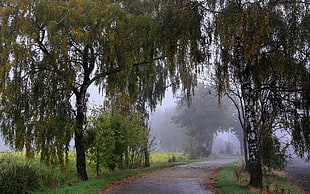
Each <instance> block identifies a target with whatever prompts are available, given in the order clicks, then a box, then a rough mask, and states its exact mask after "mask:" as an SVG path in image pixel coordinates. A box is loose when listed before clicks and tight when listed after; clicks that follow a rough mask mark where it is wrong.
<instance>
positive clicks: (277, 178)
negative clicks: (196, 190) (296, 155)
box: [214, 160, 302, 194]
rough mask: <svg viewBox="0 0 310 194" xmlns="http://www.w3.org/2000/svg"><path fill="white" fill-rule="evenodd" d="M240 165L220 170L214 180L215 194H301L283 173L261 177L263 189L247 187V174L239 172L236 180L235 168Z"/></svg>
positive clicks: (232, 165) (270, 173) (237, 163)
mask: <svg viewBox="0 0 310 194" xmlns="http://www.w3.org/2000/svg"><path fill="white" fill-rule="evenodd" d="M241 165H242V162H241V160H240V161H236V162H233V163H230V164H228V165H226V166H224V167H223V168H221V170H219V172H218V174H217V176H216V177H215V178H214V181H215V183H214V186H215V188H216V193H222V194H226V193H227V194H239V193H240V194H247V193H262V194H267V193H290V194H301V193H302V192H301V190H300V189H299V188H298V187H297V186H296V185H295V184H294V183H293V181H292V180H291V179H290V178H289V177H287V176H286V173H285V172H284V171H272V172H268V173H266V174H265V175H264V176H263V185H264V187H263V189H262V190H258V189H253V188H249V187H248V183H249V174H248V173H246V172H244V171H241V174H240V175H241V176H240V178H239V180H237V178H236V168H237V167H240V166H241Z"/></svg>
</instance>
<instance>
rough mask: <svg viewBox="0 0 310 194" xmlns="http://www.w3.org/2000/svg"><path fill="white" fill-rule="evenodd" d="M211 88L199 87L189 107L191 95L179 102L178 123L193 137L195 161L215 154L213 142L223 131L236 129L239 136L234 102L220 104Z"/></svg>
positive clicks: (183, 96) (191, 148) (201, 85)
mask: <svg viewBox="0 0 310 194" xmlns="http://www.w3.org/2000/svg"><path fill="white" fill-rule="evenodd" d="M212 92H213V93H215V91H214V90H212V88H211V87H210V86H205V85H203V84H198V87H197V88H195V90H194V94H195V95H194V96H193V97H191V99H190V101H189V103H188V99H187V97H188V96H187V94H186V93H183V94H181V97H180V98H179V101H178V105H177V110H176V115H175V117H174V118H173V120H174V122H175V123H176V124H177V125H179V126H180V127H184V128H186V129H187V132H186V133H187V135H188V136H190V137H192V142H191V147H190V148H189V151H190V153H191V154H192V155H193V157H201V156H205V157H206V156H208V155H209V154H211V151H212V143H213V140H214V138H215V136H216V134H217V132H218V131H219V130H228V129H230V128H232V131H233V132H235V131H236V130H238V128H233V126H236V124H235V123H236V119H235V118H234V117H233V107H232V105H231V104H230V103H229V102H230V101H224V100H223V101H222V103H221V104H219V103H218V98H217V96H216V95H215V94H212ZM219 118H221V119H219Z"/></svg>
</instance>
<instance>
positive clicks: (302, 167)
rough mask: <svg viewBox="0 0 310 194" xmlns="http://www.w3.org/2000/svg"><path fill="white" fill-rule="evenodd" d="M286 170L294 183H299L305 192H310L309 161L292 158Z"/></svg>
mask: <svg viewBox="0 0 310 194" xmlns="http://www.w3.org/2000/svg"><path fill="white" fill-rule="evenodd" d="M285 170H286V172H287V173H288V174H289V175H291V176H292V177H293V178H294V179H293V180H294V181H295V182H296V183H298V184H299V185H300V187H302V188H303V189H304V191H305V193H310V163H309V162H305V161H303V160H300V159H293V160H292V161H291V162H289V164H288V165H287V167H286V168H285Z"/></svg>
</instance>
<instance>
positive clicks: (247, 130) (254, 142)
mask: <svg viewBox="0 0 310 194" xmlns="http://www.w3.org/2000/svg"><path fill="white" fill-rule="evenodd" d="M236 43H237V44H236V47H235V60H236V65H237V68H238V70H239V82H240V86H241V94H242V98H243V102H244V123H243V126H242V127H243V130H244V136H246V139H245V140H247V145H245V148H247V151H248V155H247V156H248V161H246V164H247V168H248V170H249V172H250V183H249V185H250V186H251V187H255V188H262V186H263V174H262V167H261V161H260V157H259V147H258V146H259V142H258V140H259V139H258V137H259V134H258V132H259V130H258V126H259V119H258V114H259V111H258V110H257V107H259V106H258V104H257V103H258V100H257V95H256V93H255V83H254V80H253V73H254V72H253V64H250V63H249V62H248V63H246V62H245V61H244V58H243V56H244V53H243V52H244V49H243V45H242V39H241V37H236Z"/></svg>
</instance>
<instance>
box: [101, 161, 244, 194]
mask: <svg viewBox="0 0 310 194" xmlns="http://www.w3.org/2000/svg"><path fill="white" fill-rule="evenodd" d="M239 158H240V157H239V156H226V155H219V157H218V158H217V159H215V160H210V161H203V162H194V163H190V164H186V165H178V166H174V167H169V168H164V169H161V170H156V171H153V172H148V173H145V174H140V175H137V176H134V177H131V178H129V179H127V180H122V181H119V182H117V183H115V184H113V185H112V186H111V187H110V188H108V189H107V190H105V191H102V194H103V193H104V194H125V193H126V194H127V193H128V194H129V193H135V194H142V193H147V194H155V193H156V194H168V193H169V194H171V193H184V194H186V193H189V194H192V193H195V194H200V193H204V194H209V193H213V190H212V187H211V186H210V185H211V180H210V179H211V178H212V177H213V175H214V174H215V172H216V170H217V169H219V168H220V167H221V166H223V165H225V164H228V163H231V162H233V161H236V160H238V159H239Z"/></svg>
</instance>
